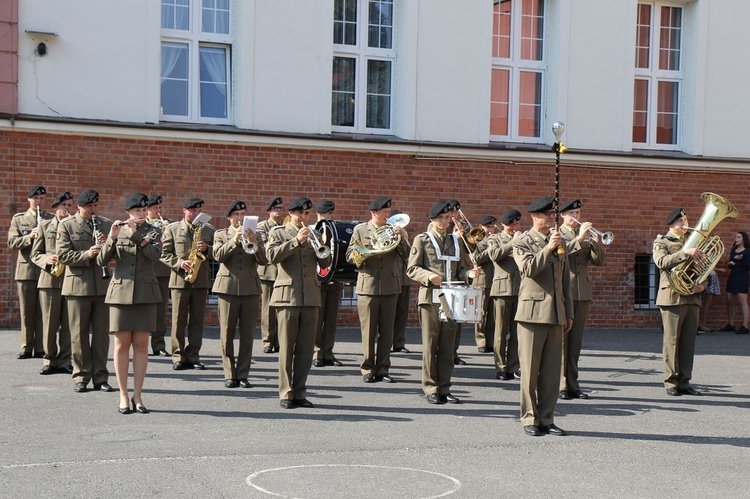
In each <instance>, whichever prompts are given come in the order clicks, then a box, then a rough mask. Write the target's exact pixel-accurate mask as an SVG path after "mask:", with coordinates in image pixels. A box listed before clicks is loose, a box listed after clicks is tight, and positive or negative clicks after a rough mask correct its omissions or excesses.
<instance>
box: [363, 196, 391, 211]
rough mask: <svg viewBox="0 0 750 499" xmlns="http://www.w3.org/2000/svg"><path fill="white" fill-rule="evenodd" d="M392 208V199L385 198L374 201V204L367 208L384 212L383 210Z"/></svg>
mask: <svg viewBox="0 0 750 499" xmlns="http://www.w3.org/2000/svg"><path fill="white" fill-rule="evenodd" d="M390 207H391V198H387V197H385V196H382V197H379V198H376V199H373V201H372V203H370V204H369V206H367V209H368V210H373V211H375V210H382V209H383V208H390Z"/></svg>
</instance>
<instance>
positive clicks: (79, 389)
mask: <svg viewBox="0 0 750 499" xmlns="http://www.w3.org/2000/svg"><path fill="white" fill-rule="evenodd" d="M73 391H74V392H76V393H83V392H85V391H88V388H86V383H83V382H78V383H76V384H75V385H73Z"/></svg>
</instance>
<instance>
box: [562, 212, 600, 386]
mask: <svg viewBox="0 0 750 499" xmlns="http://www.w3.org/2000/svg"><path fill="white" fill-rule="evenodd" d="M582 207H583V205H582V204H581V200H580V199H573V200H571V201H568V202H567V203H564V204H563V205H562V206H560V215H561V216H562V218H563V222H564V223H563V225H561V226H560V235H562V238H563V241H565V252H566V253H567V254H568V265H569V269H570V292H571V298H572V299H573V328H572V329H571V330H570V332H568V334H566V335H565V336H563V359H562V371H561V373H560V395H559V397H560V398H561V399H565V400H568V399H587V398H589V396H588V395H587V394H586V393H583V392H582V391H581V388H580V386H579V384H578V359H579V358H580V356H581V346H582V345H583V331H584V329H585V328H586V322H587V321H588V319H589V308H590V306H591V298H592V293H591V278H590V277H589V265H604V248H603V246H602V244H601V241H599V240H598V238H597V239H593V238H592V236H593V233H592V232H591V223H590V222H583V223H582V224H581V223H579V220H580V218H581V208H582Z"/></svg>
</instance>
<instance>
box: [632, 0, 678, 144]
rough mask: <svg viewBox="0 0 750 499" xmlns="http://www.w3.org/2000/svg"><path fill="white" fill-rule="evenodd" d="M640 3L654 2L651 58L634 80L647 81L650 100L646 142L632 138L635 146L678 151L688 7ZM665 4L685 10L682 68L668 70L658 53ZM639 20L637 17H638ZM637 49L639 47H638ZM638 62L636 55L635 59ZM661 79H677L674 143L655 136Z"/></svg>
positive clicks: (671, 80)
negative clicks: (660, 60)
mask: <svg viewBox="0 0 750 499" xmlns="http://www.w3.org/2000/svg"><path fill="white" fill-rule="evenodd" d="M638 5H639V6H640V5H650V6H651V30H650V33H649V35H650V36H649V61H648V68H638V67H636V68H635V80H642V81H647V82H648V100H647V104H646V106H647V107H646V116H647V119H646V142H635V141H633V147H634V148H636V149H652V150H663V151H678V150H680V149H681V144H682V128H683V121H684V113H683V102H684V101H683V95H684V93H685V78H684V66H685V55H684V47H685V16H686V13H687V9H686V8H685V6H684V5H683V4H681V3H676V2H660V1H652V2H648V1H639V2H638ZM662 7H671V8H679V9H681V10H682V18H681V21H682V24H681V26H680V41H679V43H680V54H679V68H680V69H679V70H667V69H659V53H660V48H661V47H660V46H659V41H660V31H661V9H662ZM636 23H637V19H636ZM636 49H637V47H636ZM633 64H634V65H635V58H634V61H633ZM660 82H676V83H677V92H678V95H677V109H676V111H677V124H676V127H677V137H676V143H675V144H659V143H657V140H656V135H657V123H658V119H659V117H658V113H657V111H658V99H659V95H658V92H657V91H656V89H657V87H658V85H659V83H660ZM633 91H634V92H635V81H634V82H633ZM633 113H635V100H634V101H633Z"/></svg>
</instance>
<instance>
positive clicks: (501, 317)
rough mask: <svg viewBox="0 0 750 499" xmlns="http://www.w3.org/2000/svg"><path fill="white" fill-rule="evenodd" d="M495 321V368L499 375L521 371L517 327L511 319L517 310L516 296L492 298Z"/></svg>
mask: <svg viewBox="0 0 750 499" xmlns="http://www.w3.org/2000/svg"><path fill="white" fill-rule="evenodd" d="M492 304H493V310H494V316H495V317H496V319H495V338H494V340H495V344H494V357H495V368H496V369H497V372H499V373H512V372H516V371H520V370H521V364H520V362H519V361H518V326H517V324H516V321H515V320H514V319H513V318H514V317H515V316H516V309H517V308H518V297H517V296H493V297H492Z"/></svg>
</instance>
